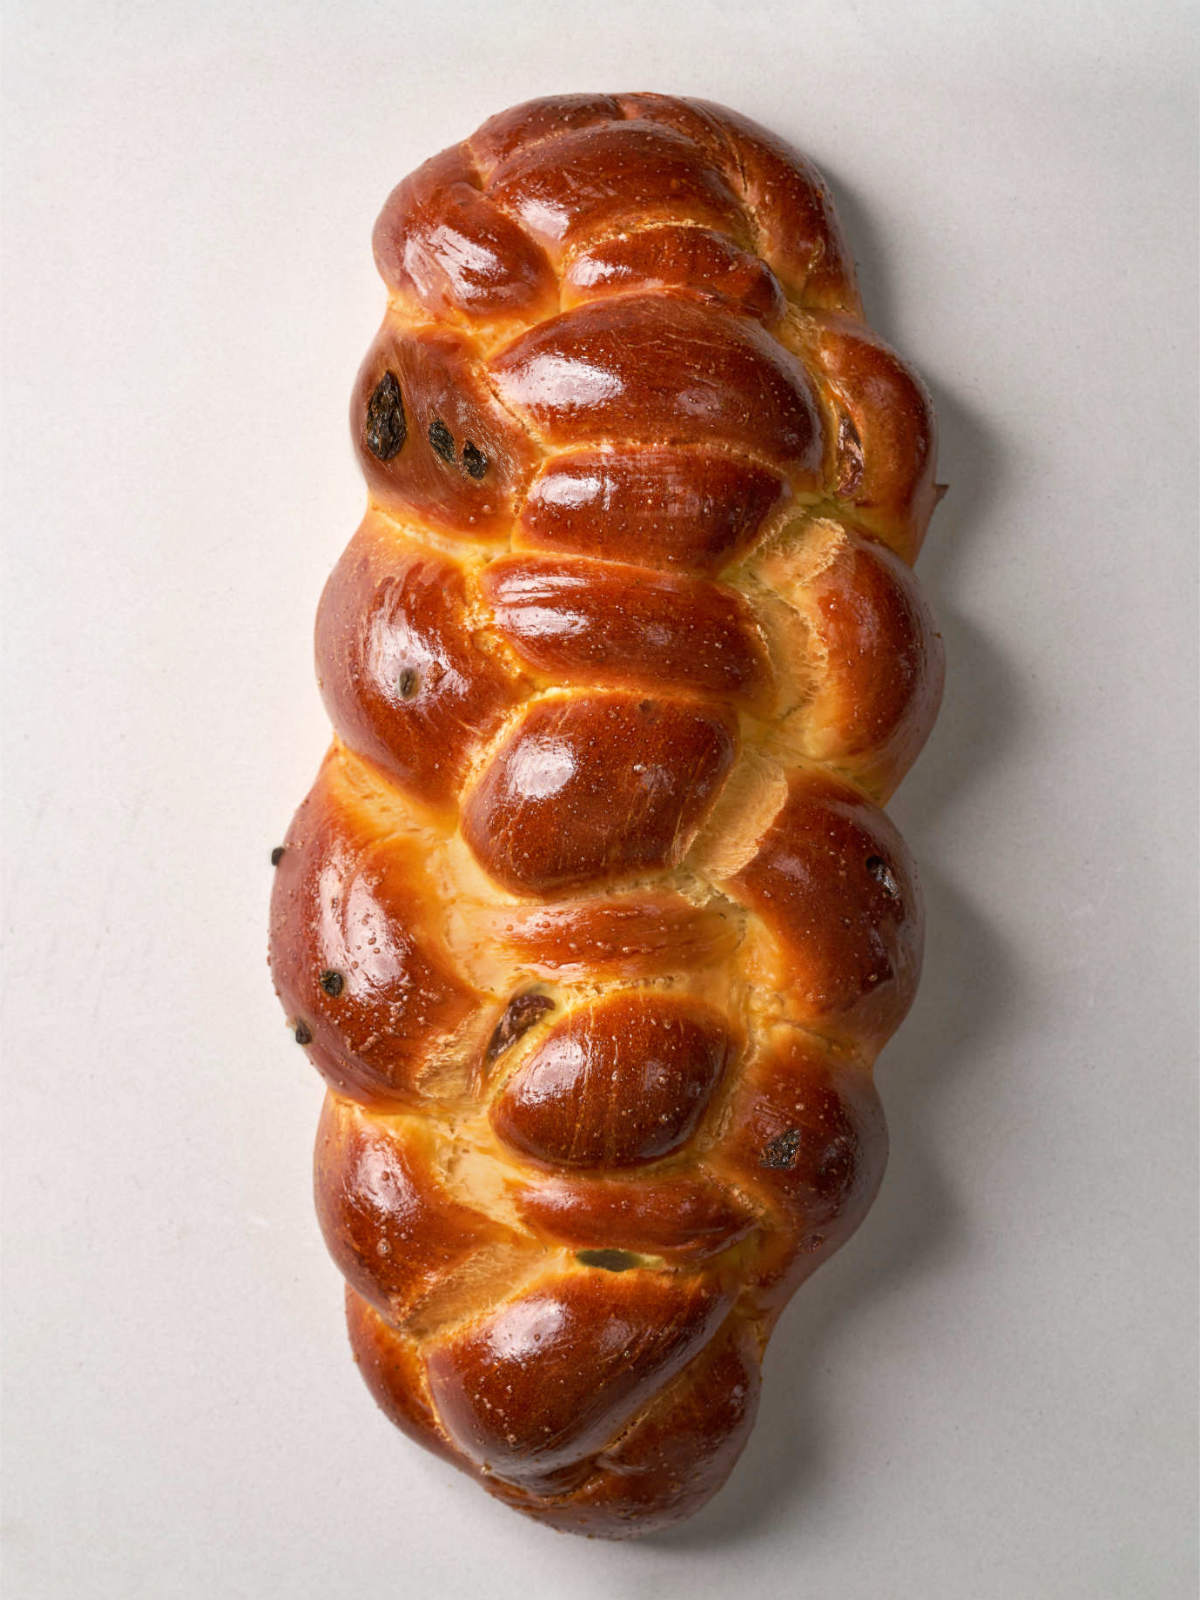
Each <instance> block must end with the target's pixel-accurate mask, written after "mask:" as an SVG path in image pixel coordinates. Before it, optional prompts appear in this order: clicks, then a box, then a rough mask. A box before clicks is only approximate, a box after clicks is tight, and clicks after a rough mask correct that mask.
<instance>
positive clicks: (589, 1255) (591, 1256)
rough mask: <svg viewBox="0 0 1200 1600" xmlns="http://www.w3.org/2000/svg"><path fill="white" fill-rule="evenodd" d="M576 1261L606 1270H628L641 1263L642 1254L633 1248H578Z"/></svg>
mask: <svg viewBox="0 0 1200 1600" xmlns="http://www.w3.org/2000/svg"><path fill="white" fill-rule="evenodd" d="M575 1259H576V1261H580V1262H582V1263H583V1265H584V1266H585V1267H601V1268H602V1269H603V1270H604V1271H605V1272H628V1271H629V1269H630V1267H637V1266H640V1265H641V1260H642V1258H641V1256H635V1255H634V1253H633V1251H632V1250H576V1252H575Z"/></svg>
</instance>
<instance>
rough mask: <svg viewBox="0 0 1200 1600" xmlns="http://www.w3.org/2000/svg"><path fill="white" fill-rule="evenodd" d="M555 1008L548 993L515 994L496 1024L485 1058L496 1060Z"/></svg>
mask: <svg viewBox="0 0 1200 1600" xmlns="http://www.w3.org/2000/svg"><path fill="white" fill-rule="evenodd" d="M553 1010H554V1001H553V1000H551V998H550V996H549V995H548V994H533V993H532V992H526V993H525V994H515V995H513V997H512V999H511V1000H510V1001H509V1002H508V1005H507V1007H506V1008H505V1012H504V1015H503V1016H502V1017H501V1018H500V1021H499V1022H498V1023H497V1024H496V1027H495V1031H494V1032H493V1034H492V1037H491V1038H490V1039H489V1040H488V1046H487V1049H486V1051H485V1052H484V1060H485V1061H488V1062H492V1061H495V1059H496V1057H497V1056H502V1055H503V1054H504V1052H505V1051H506V1050H507V1049H508V1047H509V1046H510V1045H513V1044H515V1043H516V1042H517V1040H518V1039H519V1038H520V1037H521V1035H522V1034H523V1033H527V1032H528V1031H529V1029H530V1028H532V1027H533V1025H534V1023H535V1022H536V1021H537V1020H538V1018H539V1017H541V1016H544V1015H545V1014H546V1012H547V1011H553Z"/></svg>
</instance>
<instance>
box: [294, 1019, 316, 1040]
mask: <svg viewBox="0 0 1200 1600" xmlns="http://www.w3.org/2000/svg"><path fill="white" fill-rule="evenodd" d="M312 1038H313V1036H312V1029H311V1028H310V1027H309V1025H308V1023H307V1022H297V1023H296V1043H297V1044H311V1043H312Z"/></svg>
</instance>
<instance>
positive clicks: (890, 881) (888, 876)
mask: <svg viewBox="0 0 1200 1600" xmlns="http://www.w3.org/2000/svg"><path fill="white" fill-rule="evenodd" d="M867 871H868V872H869V873H870V874H871V876H872V877H873V878H874V879H875V882H876V883H877V884H878V885H879V887H880V888H881V889H882V890H883V892H884V894H886V895H890V896H891V898H892V899H893V900H899V898H900V885H899V884H898V883H897V882H896V879H895V876H894V875H893V873H892V869H891V868H890V867H889V866H888V864H887V862H886V861H885V860H884V859H883V857H882V856H868V857H867Z"/></svg>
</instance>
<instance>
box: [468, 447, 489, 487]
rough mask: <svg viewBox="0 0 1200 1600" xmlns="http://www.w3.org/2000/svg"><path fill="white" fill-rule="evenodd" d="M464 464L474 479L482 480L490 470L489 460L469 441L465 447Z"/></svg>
mask: <svg viewBox="0 0 1200 1600" xmlns="http://www.w3.org/2000/svg"><path fill="white" fill-rule="evenodd" d="M462 464H463V467H464V468H465V470H466V471H467V472H468V473H469V474H470V475H471V477H472V478H482V477H483V475H484V473H485V472H486V471H487V469H488V458H487V457H486V456H485V455H484V453H483V451H482V450H480V449H479V447H478V446H477V445H473V444H472V443H471V441H470V439H468V440H467V442H466V444H464V445H463V453H462Z"/></svg>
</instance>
